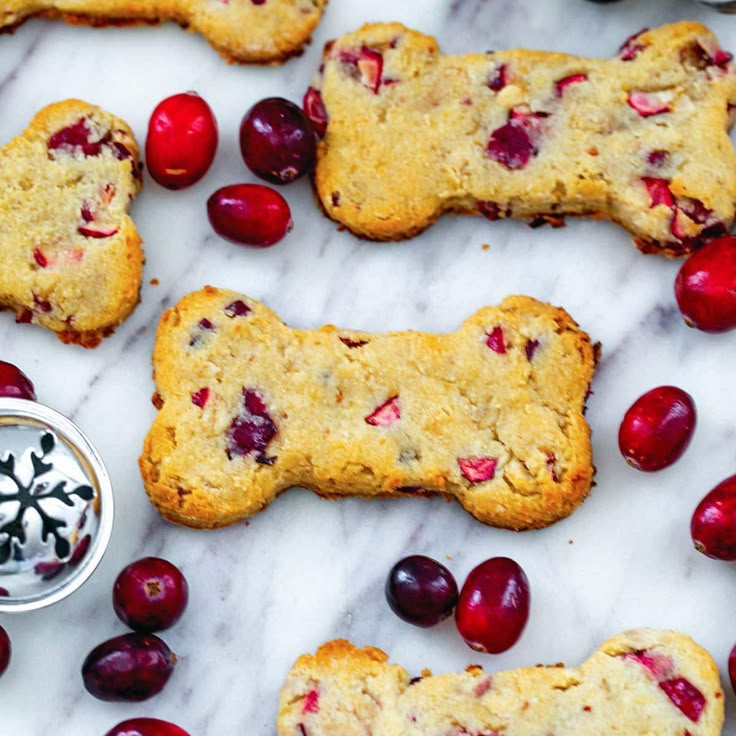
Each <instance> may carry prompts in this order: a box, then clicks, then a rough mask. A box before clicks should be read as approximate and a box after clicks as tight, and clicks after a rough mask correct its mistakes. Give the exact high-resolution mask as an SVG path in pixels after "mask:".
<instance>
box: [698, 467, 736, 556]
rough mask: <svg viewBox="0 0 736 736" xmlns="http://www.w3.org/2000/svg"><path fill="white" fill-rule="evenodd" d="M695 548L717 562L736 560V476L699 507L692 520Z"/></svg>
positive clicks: (717, 489)
mask: <svg viewBox="0 0 736 736" xmlns="http://www.w3.org/2000/svg"><path fill="white" fill-rule="evenodd" d="M690 535H691V536H692V538H693V543H694V544H695V549H697V550H698V552H702V553H703V554H704V555H707V556H708V557H713V558H714V559H716V560H736V475H732V476H731V477H730V478H726V480H724V481H721V482H720V483H719V484H718V485H717V486H716V487H715V488H714V489H713V490H712V491H710V492H709V493H708V494H707V495H706V496H705V498H703V500H702V501H701V502H700V503H699V504H698V505H697V507H696V508H695V511H694V512H693V517H692V519H691V521H690Z"/></svg>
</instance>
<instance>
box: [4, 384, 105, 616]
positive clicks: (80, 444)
mask: <svg viewBox="0 0 736 736" xmlns="http://www.w3.org/2000/svg"><path fill="white" fill-rule="evenodd" d="M113 512H114V508H113V494H112V484H111V482H110V476H109V475H108V473H107V470H106V469H105V465H104V463H103V462H102V458H101V457H100V455H99V453H98V452H97V450H95V448H94V446H93V445H92V443H91V442H90V440H89V438H88V437H87V436H86V435H85V434H84V433H83V432H82V431H81V430H80V429H79V428H78V427H77V426H76V425H75V424H74V423H73V422H72V421H71V420H69V419H67V418H66V417H65V416H63V415H62V414H59V413H58V412H57V411H55V410H53V409H51V408H49V407H47V406H44V405H43V404H39V403H37V402H35V401H29V400H26V399H13V398H5V397H0V613H11V612H22V611H30V610H34V609H37V608H42V607H44V606H48V605H50V604H52V603H56V602H57V601H60V600H62V599H63V598H66V596H68V595H69V594H71V593H73V592H74V591H75V590H76V589H77V588H79V587H80V586H81V585H82V584H83V583H84V582H85V581H86V580H87V579H88V578H89V577H90V575H92V573H93V572H94V570H95V569H96V568H97V565H98V564H99V563H100V560H101V559H102V556H103V555H104V553H105V549H106V548H107V544H108V542H109V541H110V535H111V533H112V522H113Z"/></svg>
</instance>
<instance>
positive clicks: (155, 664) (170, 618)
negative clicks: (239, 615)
mask: <svg viewBox="0 0 736 736" xmlns="http://www.w3.org/2000/svg"><path fill="white" fill-rule="evenodd" d="M188 597H189V588H188V586H187V581H186V578H185V577H184V575H183V574H182V572H181V570H179V568H178V567H176V565H173V564H172V563H171V562H168V561H167V560H163V559H161V558H158V557H144V558H143V559H140V560H137V561H136V562H132V563H131V564H130V565H128V566H127V567H126V568H124V569H123V570H122V571H121V572H120V574H119V575H118V577H117V579H116V580H115V584H114V586H113V591H112V603H113V608H114V609H115V613H116V614H117V615H118V618H120V620H121V621H122V622H123V623H124V624H126V625H127V626H129V627H130V628H131V629H133V633H132V634H123V635H122V636H116V637H114V638H112V639H108V640H107V641H105V642H103V643H102V644H100V645H99V646H97V647H95V648H94V649H93V650H92V651H91V652H90V653H89V654H88V655H87V657H86V659H85V660H84V663H83V664H82V680H83V682H84V686H85V688H86V689H87V691H88V692H89V693H91V694H92V695H94V696H95V697H96V698H99V699H100V700H108V701H132V702H140V701H142V700H147V699H148V698H150V697H152V696H154V695H156V694H157V693H159V692H161V690H162V689H163V688H164V686H165V685H166V683H167V682H168V681H169V678H170V677H171V675H172V674H173V671H174V666H175V664H176V655H175V654H174V653H173V652H172V651H171V649H169V647H168V646H167V645H166V643H165V642H164V641H163V640H162V639H160V638H159V637H158V636H156V635H155V634H154V633H153V632H157V631H162V630H164V629H168V628H169V627H171V626H173V625H174V624H175V623H176V622H177V621H178V620H179V618H181V615H182V613H184V609H185V608H186V605H187V600H188ZM106 736H188V734H187V733H186V732H185V731H183V730H182V729H181V728H179V727H178V726H175V725H174V724H172V723H169V722H167V721H161V720H158V719H153V718H135V719H133V720H128V721H124V722H123V723H120V724H118V725H117V726H115V727H114V728H113V729H112V730H111V731H109V732H108V733H107V734H106Z"/></svg>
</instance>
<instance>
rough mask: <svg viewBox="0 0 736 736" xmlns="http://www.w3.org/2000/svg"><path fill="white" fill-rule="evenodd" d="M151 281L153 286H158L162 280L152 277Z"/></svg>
mask: <svg viewBox="0 0 736 736" xmlns="http://www.w3.org/2000/svg"><path fill="white" fill-rule="evenodd" d="M149 283H150V284H151V286H158V285H159V284H160V283H161V282H160V281H159V280H158V279H151V281H150V282H149Z"/></svg>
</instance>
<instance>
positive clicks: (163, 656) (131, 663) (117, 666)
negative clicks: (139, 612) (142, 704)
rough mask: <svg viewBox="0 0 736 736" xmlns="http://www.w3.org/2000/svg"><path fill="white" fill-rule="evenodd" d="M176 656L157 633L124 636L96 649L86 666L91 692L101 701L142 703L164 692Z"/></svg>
mask: <svg viewBox="0 0 736 736" xmlns="http://www.w3.org/2000/svg"><path fill="white" fill-rule="evenodd" d="M175 664H176V655H175V654H174V653H173V652H172V651H171V650H170V649H169V647H168V646H166V644H165V643H164V642H163V641H162V640H161V639H159V638H158V637H157V636H154V635H153V634H138V633H136V634H124V635H123V636H116V637H114V638H113V639H108V640H107V641H105V642H103V643H102V644H100V645H99V646H97V647H95V648H94V649H93V650H92V651H91V652H90V653H89V654H88V655H87V658H86V659H85V660H84V663H83V664H82V680H83V681H84V687H85V688H86V689H87V691H88V692H89V693H90V694H91V695H94V696H95V697H96V698H99V699H100V700H127V701H134V702H139V701H141V700H147V699H148V698H150V697H153V696H154V695H156V694H157V693H159V692H161V690H162V689H163V687H164V685H166V683H167V682H168V680H169V678H170V677H171V675H172V673H173V671H174V666H175Z"/></svg>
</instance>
